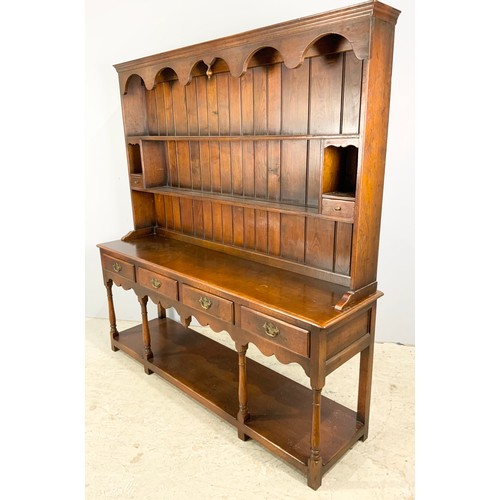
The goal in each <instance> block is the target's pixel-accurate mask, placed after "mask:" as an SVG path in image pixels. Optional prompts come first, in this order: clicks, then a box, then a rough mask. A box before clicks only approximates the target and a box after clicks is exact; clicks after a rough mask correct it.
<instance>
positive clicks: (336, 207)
mask: <svg viewBox="0 0 500 500" xmlns="http://www.w3.org/2000/svg"><path fill="white" fill-rule="evenodd" d="M321 213H322V214H323V215H331V216H332V217H336V218H338V219H346V220H353V219H354V202H353V201H343V200H330V199H327V198H323V199H322V200H321Z"/></svg>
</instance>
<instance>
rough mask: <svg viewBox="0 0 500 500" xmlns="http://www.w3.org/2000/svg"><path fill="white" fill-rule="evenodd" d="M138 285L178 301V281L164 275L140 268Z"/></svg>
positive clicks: (138, 270) (138, 269)
mask: <svg viewBox="0 0 500 500" xmlns="http://www.w3.org/2000/svg"><path fill="white" fill-rule="evenodd" d="M137 283H139V285H141V286H144V287H146V288H149V289H150V290H153V291H154V292H157V293H159V294H161V295H163V296H165V297H168V298H170V299H175V300H177V299H178V293H177V281H175V280H173V279H172V278H167V276H163V275H162V274H158V273H154V272H153V271H149V270H148V269H144V268H142V267H138V268H137Z"/></svg>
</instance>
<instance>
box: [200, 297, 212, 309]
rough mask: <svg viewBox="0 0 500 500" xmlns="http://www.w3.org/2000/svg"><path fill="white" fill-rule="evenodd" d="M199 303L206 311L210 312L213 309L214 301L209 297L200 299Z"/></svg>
mask: <svg viewBox="0 0 500 500" xmlns="http://www.w3.org/2000/svg"><path fill="white" fill-rule="evenodd" d="M198 302H199V303H200V306H201V307H202V308H203V309H205V310H208V309H210V308H211V307H212V301H211V300H210V299H209V298H207V297H200V300H199V301H198Z"/></svg>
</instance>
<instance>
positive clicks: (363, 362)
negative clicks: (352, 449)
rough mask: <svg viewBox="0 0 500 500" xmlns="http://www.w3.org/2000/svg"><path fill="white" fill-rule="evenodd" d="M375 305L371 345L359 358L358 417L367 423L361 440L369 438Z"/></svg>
mask: <svg viewBox="0 0 500 500" xmlns="http://www.w3.org/2000/svg"><path fill="white" fill-rule="evenodd" d="M375 307H376V306H375V305H374V306H373V307H372V310H371V313H370V345H369V346H368V347H367V348H366V349H364V350H363V351H361V355H360V359H359V388H358V411H357V418H358V420H359V421H360V422H363V423H364V424H365V428H364V432H363V435H362V436H361V438H360V439H361V440H362V441H365V440H366V439H367V438H368V424H369V421H370V399H371V392H372V369H373V343H374V337H375V335H374V333H375Z"/></svg>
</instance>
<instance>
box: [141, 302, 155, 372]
mask: <svg viewBox="0 0 500 500" xmlns="http://www.w3.org/2000/svg"><path fill="white" fill-rule="evenodd" d="M139 303H140V304H141V314H142V340H143V342H144V362H146V360H148V359H150V358H152V357H153V352H152V351H151V335H150V333H149V324H148V309H147V304H148V297H147V295H146V296H145V297H139ZM144 371H145V372H146V373H147V374H148V375H150V374H151V373H153V372H152V371H151V370H150V369H149V368H147V367H146V364H144Z"/></svg>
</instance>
